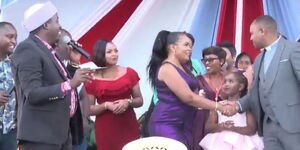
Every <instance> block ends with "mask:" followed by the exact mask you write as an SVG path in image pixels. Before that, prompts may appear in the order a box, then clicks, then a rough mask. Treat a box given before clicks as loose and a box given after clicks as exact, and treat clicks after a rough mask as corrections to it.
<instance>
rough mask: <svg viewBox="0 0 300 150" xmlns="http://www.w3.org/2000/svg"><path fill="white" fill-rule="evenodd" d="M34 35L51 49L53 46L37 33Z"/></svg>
mask: <svg viewBox="0 0 300 150" xmlns="http://www.w3.org/2000/svg"><path fill="white" fill-rule="evenodd" d="M34 36H35V37H37V38H38V39H39V40H41V41H42V43H43V44H44V45H45V46H46V47H47V48H48V49H49V50H51V51H52V50H53V48H52V46H51V45H50V44H49V43H47V42H46V41H45V40H43V39H41V38H40V37H39V36H38V35H34Z"/></svg>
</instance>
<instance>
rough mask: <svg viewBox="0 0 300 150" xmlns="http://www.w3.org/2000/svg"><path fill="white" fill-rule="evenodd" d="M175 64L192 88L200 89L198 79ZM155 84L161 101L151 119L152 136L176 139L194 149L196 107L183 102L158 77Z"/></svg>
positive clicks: (194, 89)
mask: <svg viewBox="0 0 300 150" xmlns="http://www.w3.org/2000/svg"><path fill="white" fill-rule="evenodd" d="M167 63H168V62H167ZM170 64H171V63H170ZM172 65H173V64H172ZM173 66H174V67H175V68H176V70H177V71H178V73H179V74H180V76H181V77H182V78H183V79H184V81H185V82H186V83H187V84H188V85H189V87H190V89H191V90H192V91H195V92H196V91H198V89H199V88H198V82H197V80H196V79H195V78H194V77H193V76H192V75H190V74H187V73H185V72H184V71H182V70H181V69H180V68H178V67H176V66H175V65H173ZM155 84H156V89H157V93H158V98H159V101H158V103H157V104H156V106H155V107H154V110H153V112H152V114H151V117H150V120H149V133H150V136H162V137H168V138H171V139H175V140H177V141H180V142H182V143H183V144H185V145H186V146H187V148H188V149H189V150H192V145H193V144H192V143H193V134H192V133H193V128H192V124H193V119H194V115H195V110H196V108H194V107H192V106H189V105H187V104H185V103H183V102H182V101H181V100H180V99H179V98H178V97H177V96H176V95H175V94H174V93H173V92H172V91H171V90H170V89H169V87H168V86H167V85H166V84H165V83H164V82H163V81H160V80H158V79H157V78H156V81H155Z"/></svg>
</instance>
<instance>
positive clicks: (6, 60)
mask: <svg viewBox="0 0 300 150" xmlns="http://www.w3.org/2000/svg"><path fill="white" fill-rule="evenodd" d="M1 61H3V62H9V61H10V58H9V57H8V56H6V58H5V59H3V60H0V62H1Z"/></svg>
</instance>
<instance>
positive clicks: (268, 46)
mask: <svg viewBox="0 0 300 150" xmlns="http://www.w3.org/2000/svg"><path fill="white" fill-rule="evenodd" d="M250 34H251V38H250V39H251V40H252V42H253V45H254V47H255V48H257V49H261V50H262V52H261V53H260V54H259V55H258V56H257V58H256V60H255V62H254V81H253V84H252V89H251V90H250V91H249V93H248V94H247V95H246V96H245V97H243V98H241V99H240V101H239V102H238V103H231V104H233V105H235V107H236V108H237V109H236V111H239V112H244V111H247V110H250V111H252V113H253V114H254V116H255V118H256V120H257V126H258V133H259V134H260V135H263V136H264V138H263V140H264V144H265V149H266V150H299V148H300V117H299V115H300V45H299V44H296V43H290V42H289V41H287V40H286V39H284V38H282V37H281V36H280V34H279V33H278V31H277V24H276V22H275V20H274V19H273V18H272V17H270V16H260V17H258V18H256V19H255V20H254V21H253V22H252V24H251V26H250ZM233 113H235V112H232V114H233ZM232 114H229V115H232Z"/></svg>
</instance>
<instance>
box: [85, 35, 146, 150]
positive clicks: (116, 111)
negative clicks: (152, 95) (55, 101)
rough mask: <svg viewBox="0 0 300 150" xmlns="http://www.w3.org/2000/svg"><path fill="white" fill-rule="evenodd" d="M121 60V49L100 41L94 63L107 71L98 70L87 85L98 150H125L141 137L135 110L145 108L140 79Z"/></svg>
mask: <svg viewBox="0 0 300 150" xmlns="http://www.w3.org/2000/svg"><path fill="white" fill-rule="evenodd" d="M117 61H118V50H117V47H116V46H115V45H114V44H113V43H112V42H111V41H107V40H99V41H97V43H96V44H95V47H94V55H93V62H94V63H95V64H96V65H97V66H100V67H106V68H105V69H101V70H97V71H96V72H95V74H94V77H95V78H94V79H93V80H92V81H91V82H90V83H86V84H85V86H86V90H87V93H88V95H89V99H90V104H91V106H90V115H95V116H96V121H95V136H96V143H97V147H98V150H121V149H122V147H123V146H124V145H125V144H127V143H129V142H130V141H133V140H135V139H138V138H139V125H138V122H137V120H136V116H135V113H134V110H133V108H137V107H140V106H142V105H143V98H142V94H141V91H140V87H139V76H138V74H137V72H135V71H134V70H133V69H131V68H126V67H121V66H118V65H116V64H117ZM96 101H97V103H98V104H95V102H96Z"/></svg>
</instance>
